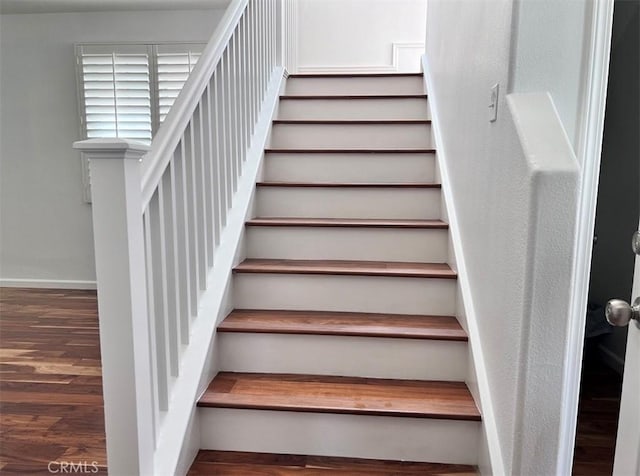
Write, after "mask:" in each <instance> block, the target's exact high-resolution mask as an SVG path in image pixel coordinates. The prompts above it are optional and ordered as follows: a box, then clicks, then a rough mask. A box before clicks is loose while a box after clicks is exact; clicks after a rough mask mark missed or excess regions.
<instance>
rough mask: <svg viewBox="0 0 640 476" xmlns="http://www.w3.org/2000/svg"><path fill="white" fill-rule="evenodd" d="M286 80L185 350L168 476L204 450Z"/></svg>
mask: <svg viewBox="0 0 640 476" xmlns="http://www.w3.org/2000/svg"><path fill="white" fill-rule="evenodd" d="M284 79H285V70H284V68H276V69H274V71H273V73H272V77H271V82H270V84H269V87H268V89H267V93H266V95H265V99H264V102H263V103H262V106H261V109H260V112H259V119H258V122H257V124H256V128H255V131H254V133H253V136H252V138H251V143H250V147H249V150H248V151H247V160H246V162H245V163H244V164H243V169H244V170H243V173H242V175H241V177H240V180H239V182H238V187H237V190H236V192H235V194H234V197H233V206H232V208H231V209H230V210H229V214H228V216H227V224H226V227H225V228H224V231H223V234H222V236H221V238H220V245H219V247H218V249H217V250H216V255H215V256H216V258H218V257H219V258H218V259H217V260H216V262H215V263H214V266H213V268H211V271H210V273H209V275H208V276H207V283H208V285H207V289H206V290H205V291H203V295H202V298H201V305H200V308H199V309H198V317H197V318H196V319H195V320H193V327H192V328H191V329H190V331H191V340H192V343H191V345H189V347H188V348H187V349H186V351H185V355H184V356H183V359H182V367H181V369H180V373H181V375H185V376H188V379H186V380H188V382H189V384H188V385H182V386H180V387H178V388H177V389H176V391H175V392H174V393H173V394H172V395H171V399H172V400H174V401H180V402H181V405H179V408H180V409H179V411H174V412H171V413H169V414H168V415H167V417H166V418H167V420H165V422H164V424H163V433H161V434H160V437H159V438H158V441H157V448H156V461H155V467H156V468H162V471H163V474H175V475H186V474H187V472H188V471H189V468H190V467H191V464H192V463H193V461H194V459H195V456H196V454H197V453H198V450H199V449H200V447H201V445H200V423H199V419H198V412H197V409H196V403H197V401H198V399H199V397H200V395H201V394H202V392H203V391H204V389H206V387H207V385H208V384H209V382H210V381H211V379H212V378H213V376H214V375H215V374H216V373H217V372H218V371H219V370H220V369H219V359H218V357H217V355H218V342H217V339H216V328H217V325H218V324H219V323H220V321H222V319H224V317H225V316H226V315H227V314H228V312H229V311H230V310H231V309H232V307H233V303H232V295H233V292H232V288H231V286H232V282H233V280H232V277H233V274H232V269H233V267H234V266H236V265H237V264H238V263H239V262H240V261H242V260H243V259H244V257H245V256H244V254H245V248H246V247H245V246H244V233H245V222H246V220H247V219H248V218H249V217H251V216H252V215H253V203H254V195H255V188H256V187H255V184H256V182H257V181H258V179H259V178H260V174H261V170H262V161H263V159H264V148H265V146H266V144H267V143H268V139H269V136H270V134H271V123H272V120H273V118H274V117H275V114H276V112H277V108H278V98H279V96H280V93H281V90H282V87H283V85H284ZM212 317H215V319H214V318H212ZM194 344H195V345H194ZM177 407H178V406H177V405H176V408H177ZM169 419H170V420H169Z"/></svg>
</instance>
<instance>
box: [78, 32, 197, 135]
mask: <svg viewBox="0 0 640 476" xmlns="http://www.w3.org/2000/svg"><path fill="white" fill-rule="evenodd" d="M203 47H204V45H202V44H177V45H77V47H76V54H77V63H78V66H79V71H78V78H79V89H80V91H79V93H80V94H79V95H80V98H81V101H80V102H81V116H82V124H83V132H84V136H85V137H86V138H89V139H91V138H102V137H119V138H123V139H135V140H139V141H141V142H144V143H147V144H148V143H150V142H151V139H152V136H153V134H154V133H155V132H156V131H157V129H158V128H159V126H160V123H162V121H164V119H165V118H166V116H167V114H168V112H169V110H170V108H171V106H172V105H173V103H174V102H175V100H176V98H177V96H178V94H179V93H180V91H181V90H182V87H183V86H184V83H185V82H186V80H187V79H188V77H189V73H190V72H191V71H192V70H193V68H194V66H195V65H196V62H197V60H198V58H199V57H200V52H201V51H202V48H203Z"/></svg>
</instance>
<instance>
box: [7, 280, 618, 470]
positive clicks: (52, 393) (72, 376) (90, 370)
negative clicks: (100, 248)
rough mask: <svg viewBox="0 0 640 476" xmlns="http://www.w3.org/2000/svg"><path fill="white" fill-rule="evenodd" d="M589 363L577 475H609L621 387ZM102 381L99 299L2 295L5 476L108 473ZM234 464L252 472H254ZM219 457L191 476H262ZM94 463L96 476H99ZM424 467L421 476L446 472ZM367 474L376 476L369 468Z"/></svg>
mask: <svg viewBox="0 0 640 476" xmlns="http://www.w3.org/2000/svg"><path fill="white" fill-rule="evenodd" d="M585 363H586V365H585V370H584V373H583V382H582V395H581V399H580V410H579V417H578V421H579V423H578V434H577V438H576V452H575V458H574V471H573V474H574V475H575V476H596V475H610V474H611V472H612V467H613V454H614V448H615V435H616V429H617V422H618V412H619V406H620V401H619V396H620V388H621V379H620V377H619V376H618V375H617V374H616V373H615V372H614V371H612V370H610V369H609V368H607V367H606V366H605V365H604V364H602V363H601V362H600V361H599V360H598V359H597V358H596V357H594V356H593V355H587V357H586V359H585ZM100 375H101V374H100V346H99V340H98V318H97V304H96V295H95V292H94V291H70V290H35V289H9V288H0V473H1V474H3V475H5V474H6V475H14V474H15V475H20V474H51V473H50V471H49V470H48V468H47V465H48V464H49V463H50V462H53V463H52V466H51V469H53V470H56V469H58V470H60V463H74V464H78V463H84V462H86V463H87V464H88V466H87V470H88V471H87V472H91V474H106V456H105V441H104V420H103V405H102V382H101V376H100ZM236 456H237V457H238V458H239V459H240V461H242V462H244V463H247V464H249V465H250V466H253V464H256V461H253V460H250V459H247V458H244V457H243V456H242V455H236ZM221 457H222V456H221V455H206V454H201V455H200V456H199V458H198V461H197V462H196V464H194V467H193V468H192V472H191V474H265V473H259V472H256V473H252V472H245V473H237V472H236V473H224V472H216V471H221V468H220V467H219V465H224V464H228V462H225V461H220V460H219V458H221ZM296 461H298V460H296ZM94 462H95V463H96V464H97V467H98V468H99V473H93V472H92V471H93V466H91V465H92V464H93V463H94ZM330 463H331V464H333V463H336V464H338V463H339V464H345V465H347V468H346V469H345V468H341V469H340V470H342V471H343V473H342V474H353V475H355V474H361V473H358V472H357V471H361V470H363V468H361V467H359V468H357V470H356V468H354V467H353V466H352V464H356V465H358V466H359V465H361V464H369V463H365V462H353V461H342V460H335V461H333V460H332V461H331V462H330ZM310 464H313V465H314V466H313V469H311V468H310V467H309V465H310ZM316 464H317V462H313V461H312V460H308V459H306V458H304V460H300V461H298V463H296V464H295V465H293V464H291V462H290V460H288V461H287V463H286V465H285V466H287V468H286V469H282V467H279V465H278V464H275V466H274V461H270V462H269V463H268V464H267V466H268V468H267V472H268V474H290V473H295V474H324V473H325V472H329V471H330V472H331V473H333V474H340V470H338V469H337V468H335V467H330V468H327V467H322V466H321V467H320V468H318V467H317V466H315V465H316ZM322 464H323V465H325V464H329V463H328V462H327V461H323V462H322ZM211 465H212V466H211ZM290 466H294V468H292V467H290ZM305 467H306V468H305ZM255 469H256V468H255V467H250V468H245V470H247V471H254V470H255ZM263 469H264V468H263ZM390 469H391V471H392V472H393V474H406V473H408V474H411V472H412V471H413V470H416V469H418V468H415V467H413V468H411V469H409V468H406V467H405V468H403V470H402V471H400V470H399V469H398V468H390ZM422 469H424V468H420V469H419V471H418V474H442V473H429V472H421V471H420V470H422ZM434 469H435V468H434ZM465 470H466V468H461V471H462V472H461V473H460V474H464V473H465ZM209 471H211V472H209ZM271 471H272V472H271ZM344 471H346V473H345V472H344ZM436 471H437V470H436ZM364 472H365V473H367V474H373V473H372V471H371V468H367V469H364ZM382 474H384V473H382ZM414 474H416V473H414ZM456 474H458V473H456Z"/></svg>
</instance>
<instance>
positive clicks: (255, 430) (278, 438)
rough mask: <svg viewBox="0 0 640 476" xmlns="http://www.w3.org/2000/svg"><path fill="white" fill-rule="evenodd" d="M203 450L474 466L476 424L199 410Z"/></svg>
mask: <svg viewBox="0 0 640 476" xmlns="http://www.w3.org/2000/svg"><path fill="white" fill-rule="evenodd" d="M199 413H200V436H201V438H200V439H201V445H202V448H203V449H209V450H223V451H251V452H260V453H286V454H303V455H321V456H345V457H352V458H372V459H390V460H408V461H424V462H433V463H449V464H476V463H477V457H476V455H477V453H478V451H477V449H478V448H477V445H478V441H479V437H480V428H481V425H480V423H479V422H472V421H454V420H437V419H428V418H407V417H394V418H392V417H385V416H365V415H337V414H329V413H327V414H322V413H303V412H285V411H266V410H244V409H226V408H200V409H199Z"/></svg>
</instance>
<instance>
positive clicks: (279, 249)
mask: <svg viewBox="0 0 640 476" xmlns="http://www.w3.org/2000/svg"><path fill="white" fill-rule="evenodd" d="M448 249H449V245H448V230H415V229H401V230H398V229H392V228H329V227H327V228H325V227H263V226H250V227H248V228H247V256H248V257H249V258H279V259H343V260H365V261H366V260H369V261H376V260H377V261H417V262H423V263H444V262H445V261H446V260H447V256H448Z"/></svg>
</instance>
